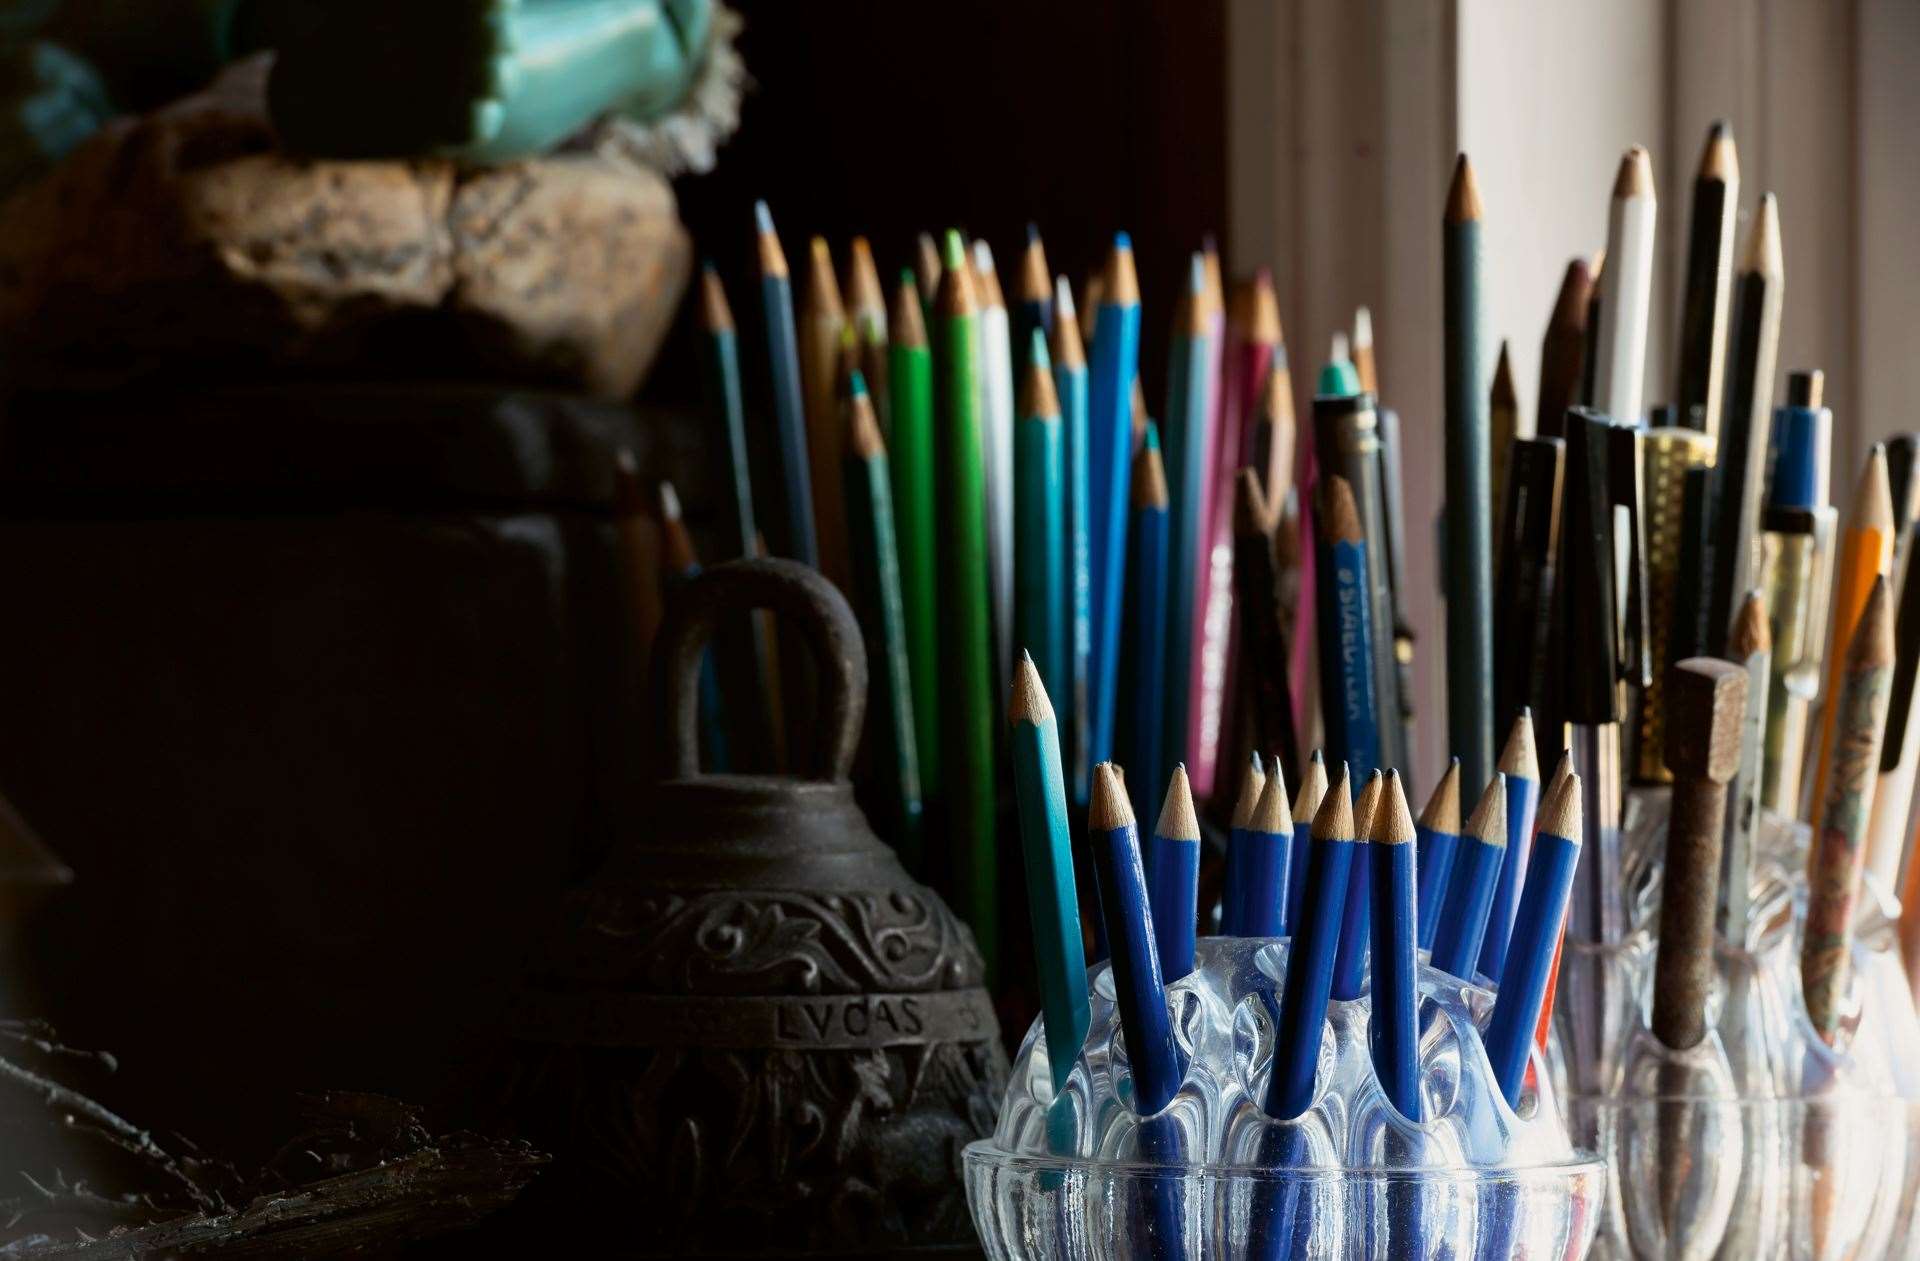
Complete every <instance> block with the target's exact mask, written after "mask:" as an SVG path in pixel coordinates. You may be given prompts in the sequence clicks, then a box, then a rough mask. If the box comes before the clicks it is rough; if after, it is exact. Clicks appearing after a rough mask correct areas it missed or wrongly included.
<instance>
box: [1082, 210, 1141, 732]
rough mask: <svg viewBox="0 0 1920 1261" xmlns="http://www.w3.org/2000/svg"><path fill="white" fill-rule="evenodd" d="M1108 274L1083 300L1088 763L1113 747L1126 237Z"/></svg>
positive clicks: (1136, 339)
mask: <svg viewBox="0 0 1920 1261" xmlns="http://www.w3.org/2000/svg"><path fill="white" fill-rule="evenodd" d="M1108 272H1109V277H1108V279H1109V280H1110V281H1113V282H1117V283H1118V288H1119V290H1120V291H1119V292H1103V293H1102V295H1101V300H1100V302H1099V303H1097V304H1096V303H1093V302H1091V301H1090V302H1088V303H1087V304H1086V309H1087V310H1088V311H1090V312H1096V313H1097V314H1096V316H1095V319H1094V323H1093V327H1092V335H1093V354H1092V355H1091V357H1090V362H1089V364H1088V412H1087V424H1088V444H1087V455H1088V461H1089V464H1088V468H1089V478H1090V484H1091V487H1092V489H1091V490H1090V491H1089V492H1088V499H1087V503H1088V506H1089V508H1090V509H1091V510H1092V519H1091V522H1090V525H1089V527H1088V540H1089V548H1090V556H1091V566H1092V579H1093V604H1092V625H1093V636H1094V640H1093V655H1092V664H1091V665H1090V667H1089V668H1090V670H1091V671H1092V675H1093V685H1092V692H1093V734H1092V749H1091V757H1092V759H1093V760H1094V761H1099V760H1101V759H1104V758H1105V757H1106V756H1107V754H1108V751H1109V750H1110V749H1111V748H1112V746H1113V726H1114V713H1115V705H1116V702H1117V700H1118V697H1117V694H1116V693H1117V688H1118V679H1119V661H1120V623H1121V616H1120V601H1121V597H1122V591H1123V588H1124V583H1125V576H1126V557H1127V549H1126V533H1127V512H1126V509H1127V482H1128V476H1129V471H1130V462H1131V453H1132V450H1133V397H1132V396H1133V381H1134V376H1135V371H1136V367H1137V365H1138V362H1139V357H1140V303H1139V294H1138V292H1137V290H1135V291H1131V292H1129V291H1128V290H1127V289H1126V285H1127V284H1128V283H1130V282H1131V281H1132V280H1133V279H1134V273H1133V258H1132V249H1131V246H1130V245H1129V244H1128V243H1127V242H1126V241H1124V240H1121V241H1117V242H1116V243H1115V247H1114V251H1113V255H1112V256H1111V257H1110V259H1109V263H1108ZM1103 287H1108V286H1103ZM1142 769H1144V768H1142Z"/></svg>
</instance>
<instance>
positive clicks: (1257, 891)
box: [1240, 758, 1293, 937]
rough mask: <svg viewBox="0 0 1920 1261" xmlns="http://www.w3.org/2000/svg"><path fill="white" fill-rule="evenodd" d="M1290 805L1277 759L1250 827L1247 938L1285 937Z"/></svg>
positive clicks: (1245, 899) (1243, 920)
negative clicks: (1288, 805)
mask: <svg viewBox="0 0 1920 1261" xmlns="http://www.w3.org/2000/svg"><path fill="white" fill-rule="evenodd" d="M1287 804H1288V803H1287V777H1286V772H1285V771H1283V770H1281V768H1280V762H1279V759H1278V758H1276V759H1274V764H1273V774H1271V775H1269V776H1267V782H1266V784H1265V785H1264V786H1263V787H1262V788H1261V790H1260V800H1259V802H1258V803H1257V804H1256V805H1255V806H1254V808H1253V818H1252V820H1251V821H1250V822H1249V823H1248V825H1247V844H1248V850H1249V853H1248V856H1247V863H1246V867H1245V871H1246V876H1245V882H1246V891H1245V892H1244V893H1243V894H1242V896H1241V899H1240V902H1241V907H1242V908H1243V909H1242V911H1241V924H1242V926H1243V927H1242V930H1241V931H1242V933H1243V934H1244V935H1245V936H1248V937H1284V936H1285V935H1286V932H1287V880H1288V877H1289V875H1290V874H1291V869H1292V867H1293V820H1292V818H1291V817H1290V815H1289V814H1288V811H1287Z"/></svg>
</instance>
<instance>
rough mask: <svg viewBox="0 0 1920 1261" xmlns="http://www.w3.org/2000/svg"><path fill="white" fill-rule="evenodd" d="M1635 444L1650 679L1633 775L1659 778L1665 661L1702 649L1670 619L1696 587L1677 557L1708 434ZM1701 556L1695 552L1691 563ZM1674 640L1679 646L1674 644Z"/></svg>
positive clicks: (1694, 572) (1709, 451)
mask: <svg viewBox="0 0 1920 1261" xmlns="http://www.w3.org/2000/svg"><path fill="white" fill-rule="evenodd" d="M1640 450H1641V461H1642V468H1643V484H1644V485H1645V487H1646V522H1647V526H1646V534H1647V627H1648V637H1649V640H1650V643H1649V645H1648V651H1649V653H1650V654H1651V656H1652V658H1653V680H1652V682H1651V683H1650V684H1649V686H1648V687H1647V688H1646V689H1645V690H1644V691H1643V692H1642V693H1641V696H1640V706H1639V708H1640V714H1639V724H1638V727H1639V730H1638V739H1637V741H1636V757H1635V766H1634V781H1635V782H1636V783H1648V784H1662V783H1666V782H1667V781H1668V779H1669V778H1671V777H1670V776H1669V775H1668V773H1667V766H1666V709H1667V707H1666V684H1667V677H1668V676H1667V667H1668V666H1669V665H1670V664H1672V662H1674V661H1675V660H1678V659H1679V657H1680V656H1693V655H1695V654H1696V653H1698V652H1701V651H1704V648H1695V647H1693V646H1692V639H1693V637H1692V636H1691V635H1688V636H1684V637H1682V636H1677V635H1676V634H1675V632H1674V624H1675V613H1676V610H1677V608H1678V606H1679V605H1680V603H1681V600H1682V595H1681V593H1682V590H1683V589H1695V590H1697V589H1698V587H1699V585H1700V578H1701V573H1702V571H1701V570H1699V569H1689V568H1686V567H1683V565H1682V563H1681V562H1682V552H1683V551H1684V550H1685V549H1684V548H1683V546H1682V541H1683V539H1684V538H1685V537H1686V532H1685V528H1684V527H1685V524H1686V518H1687V512H1686V507H1687V504H1686V495H1685V492H1686V487H1687V480H1686V479H1687V474H1688V473H1689V471H1691V470H1693V469H1705V468H1708V467H1709V466H1711V465H1712V463H1713V439H1712V438H1711V437H1709V436H1708V435H1706V434H1703V433H1699V432H1697V431H1695V430H1692V429H1684V428H1672V429H1656V430H1652V431H1650V432H1649V433H1648V434H1647V435H1646V437H1645V438H1644V439H1643V440H1642V443H1641V448H1640ZM1700 559H1701V558H1700V557H1697V556H1696V557H1694V560H1695V563H1696V564H1698V562H1699V560H1700ZM1676 640H1677V641H1678V643H1679V644H1680V645H1684V646H1682V647H1677V648H1676ZM1676 652H1677V653H1678V655H1676Z"/></svg>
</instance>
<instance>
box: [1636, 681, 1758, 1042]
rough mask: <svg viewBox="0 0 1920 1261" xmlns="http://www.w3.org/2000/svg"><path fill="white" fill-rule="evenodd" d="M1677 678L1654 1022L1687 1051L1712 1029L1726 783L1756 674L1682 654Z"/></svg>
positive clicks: (1662, 1036) (1656, 1031) (1659, 1032)
mask: <svg viewBox="0 0 1920 1261" xmlns="http://www.w3.org/2000/svg"><path fill="white" fill-rule="evenodd" d="M1668 686H1669V687H1670V688H1671V689H1672V697H1671V703H1672V709H1673V715H1672V719H1671V721H1670V722H1669V723H1668V725H1667V731H1666V737H1667V765H1668V766H1669V767H1671V768H1672V769H1673V808H1672V814H1671V815H1670V816H1669V822H1668V825H1667V850H1666V868H1665V874H1664V876H1663V877H1662V880H1661V885H1660V944H1659V947H1658V953H1657V954H1656V956H1655V959H1654V974H1653V1011H1652V1016H1651V1019H1650V1026H1651V1028H1652V1031H1653V1036H1654V1037H1656V1038H1658V1039H1659V1040H1660V1043H1661V1045H1663V1046H1665V1047H1667V1048H1668V1049H1669V1050H1673V1051H1687V1050H1691V1049H1692V1048H1694V1047H1696V1046H1698V1045H1699V1044H1700V1040H1701V1039H1702V1038H1704V1037H1706V1036H1707V992H1708V990H1709V989H1710V988H1711V987H1712V985H1713V980H1714V977H1715V975H1716V970H1715V967H1714V961H1713V920H1714V913H1715V909H1716V907H1717V906H1718V903H1719V883H1720V854H1721V843H1722V839H1723V837H1724V835H1725V831H1726V811H1727V784H1728V782H1729V781H1731V780H1732V779H1733V773H1734V771H1735V770H1736V769H1738V767H1739V764H1740V723H1741V720H1742V718H1743V716H1744V714H1745V712H1746V706H1747V673H1746V670H1745V669H1743V668H1742V667H1740V666H1737V665H1734V664H1733V663H1732V662H1728V661H1716V660H1714V659H1713V658H1711V657H1689V658H1687V659H1686V660H1685V661H1676V662H1674V663H1673V666H1672V668H1671V669H1670V670H1669V671H1668Z"/></svg>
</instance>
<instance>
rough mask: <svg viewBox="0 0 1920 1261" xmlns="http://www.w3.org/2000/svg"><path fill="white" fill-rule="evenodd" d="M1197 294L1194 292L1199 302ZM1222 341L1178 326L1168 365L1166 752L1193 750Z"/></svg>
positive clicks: (1183, 754) (1182, 754) (1175, 754)
mask: <svg viewBox="0 0 1920 1261" xmlns="http://www.w3.org/2000/svg"><path fill="white" fill-rule="evenodd" d="M1193 300H1194V298H1193V297H1189V299H1188V303H1189V305H1191V303H1192V302H1193ZM1218 349H1219V346H1218V341H1217V339H1215V338H1214V337H1212V336H1210V335H1209V334H1208V331H1207V329H1206V328H1205V326H1204V324H1203V325H1202V326H1201V327H1199V328H1193V329H1187V330H1181V329H1176V330H1175V335H1174V339H1173V347H1172V349H1171V351H1170V352H1169V359H1170V363H1169V364H1168V371H1167V439H1168V448H1167V450H1168V457H1169V459H1168V463H1167V480H1168V485H1169V488H1170V489H1171V491H1172V505H1171V509H1170V511H1169V514H1168V521H1167V530H1168V536H1167V599H1166V605H1165V608H1164V609H1163V610H1162V612H1161V616H1162V617H1164V618H1165V619H1166V630H1165V631H1164V632H1163V634H1164V639H1165V645H1166V663H1165V664H1166V668H1165V672H1164V675H1163V678H1164V680H1165V682H1164V684H1163V687H1164V689H1165V700H1164V702H1163V704H1162V727H1163V730H1162V734H1161V740H1160V744H1161V748H1162V750H1163V751H1165V756H1168V757H1178V758H1180V759H1182V760H1184V759H1185V758H1187V757H1188V756H1190V754H1191V750H1189V749H1188V747H1187V736H1188V732H1189V729H1190V727H1191V717H1192V714H1191V707H1192V702H1193V699H1194V695H1195V690H1196V689H1195V686H1194V682H1195V675H1194V664H1195V662H1194V646H1195V645H1196V644H1197V643H1198V642H1199V641H1198V639H1197V638H1196V636H1195V627H1194V610H1195V608H1196V607H1197V604H1196V602H1197V600H1198V598H1199V596H1200V592H1201V588H1202V586H1203V585H1204V583H1205V582H1206V580H1207V573H1208V557H1207V556H1206V555H1204V543H1205V539H1206V526H1207V525H1208V523H1209V514H1208V511H1207V508H1208V505H1207V504H1206V502H1205V499H1206V492H1207V474H1208V471H1209V467H1210V465H1211V462H1212V457H1213V451H1212V420H1213V413H1214V404H1215V389H1214V381H1213V375H1214V374H1213V371H1212V368H1213V365H1214V363H1215V361H1216V359H1217V352H1218Z"/></svg>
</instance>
